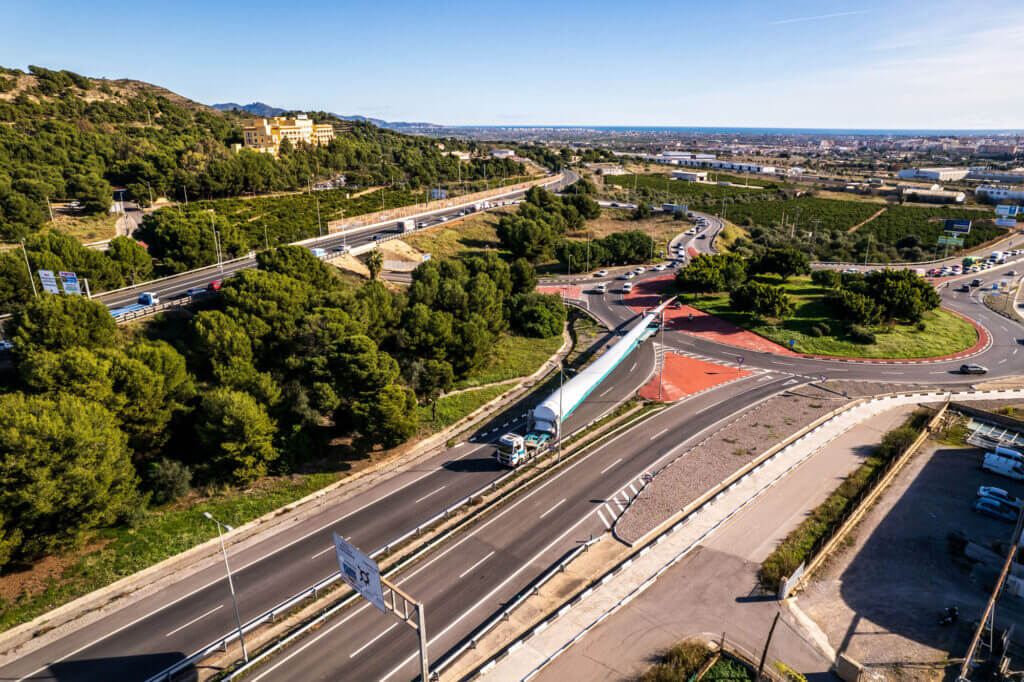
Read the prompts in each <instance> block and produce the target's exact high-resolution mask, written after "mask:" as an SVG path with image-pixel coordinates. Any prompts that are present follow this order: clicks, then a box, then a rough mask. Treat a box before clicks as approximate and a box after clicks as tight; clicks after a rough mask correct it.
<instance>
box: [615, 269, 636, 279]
mask: <svg viewBox="0 0 1024 682" xmlns="http://www.w3.org/2000/svg"><path fill="white" fill-rule="evenodd" d="M634 277H636V273H635V272H632V271H630V272H624V273H622V274H621V275H619V279H633V278H634Z"/></svg>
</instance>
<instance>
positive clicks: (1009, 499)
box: [978, 485, 1024, 512]
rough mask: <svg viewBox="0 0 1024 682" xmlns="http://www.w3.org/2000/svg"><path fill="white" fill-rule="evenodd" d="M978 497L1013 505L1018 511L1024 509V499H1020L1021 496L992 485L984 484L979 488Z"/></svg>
mask: <svg viewBox="0 0 1024 682" xmlns="http://www.w3.org/2000/svg"><path fill="white" fill-rule="evenodd" d="M978 498H979V499H985V498H989V499H993V500H995V501H997V502H1000V503H1002V504H1008V505H1010V506H1011V507H1013V508H1015V509H1016V510H1017V511H1018V512H1019V511H1020V510H1021V509H1024V500H1022V499H1020V498H1019V497H1014V496H1013V495H1011V494H1010V493H1008V492H1006V491H1005V490H1003V489H1002V488H996V487H994V486H990V485H983V486H981V487H979V488H978Z"/></svg>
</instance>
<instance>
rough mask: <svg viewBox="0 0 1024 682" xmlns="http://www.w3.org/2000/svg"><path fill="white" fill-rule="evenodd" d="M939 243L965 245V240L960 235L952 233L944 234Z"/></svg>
mask: <svg viewBox="0 0 1024 682" xmlns="http://www.w3.org/2000/svg"><path fill="white" fill-rule="evenodd" d="M938 243H939V244H948V245H949V246H963V245H964V240H963V239H961V238H960V237H953V236H951V235H942V236H941V237H939V239H938Z"/></svg>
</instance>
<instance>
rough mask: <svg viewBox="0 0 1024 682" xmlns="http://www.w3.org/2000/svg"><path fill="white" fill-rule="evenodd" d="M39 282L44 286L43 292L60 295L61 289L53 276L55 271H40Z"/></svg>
mask: <svg viewBox="0 0 1024 682" xmlns="http://www.w3.org/2000/svg"><path fill="white" fill-rule="evenodd" d="M39 281H40V282H42V284H43V291H47V292H49V293H51V294H59V293H60V288H59V287H58V286H57V278H56V277H54V275H53V270H40V271H39Z"/></svg>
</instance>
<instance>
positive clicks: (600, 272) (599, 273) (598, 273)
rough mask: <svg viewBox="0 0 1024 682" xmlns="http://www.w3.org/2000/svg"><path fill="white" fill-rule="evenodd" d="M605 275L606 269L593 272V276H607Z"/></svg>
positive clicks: (606, 273)
mask: <svg viewBox="0 0 1024 682" xmlns="http://www.w3.org/2000/svg"><path fill="white" fill-rule="evenodd" d="M607 276H608V271H607V270H598V271H597V272H595V273H594V277H607Z"/></svg>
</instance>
